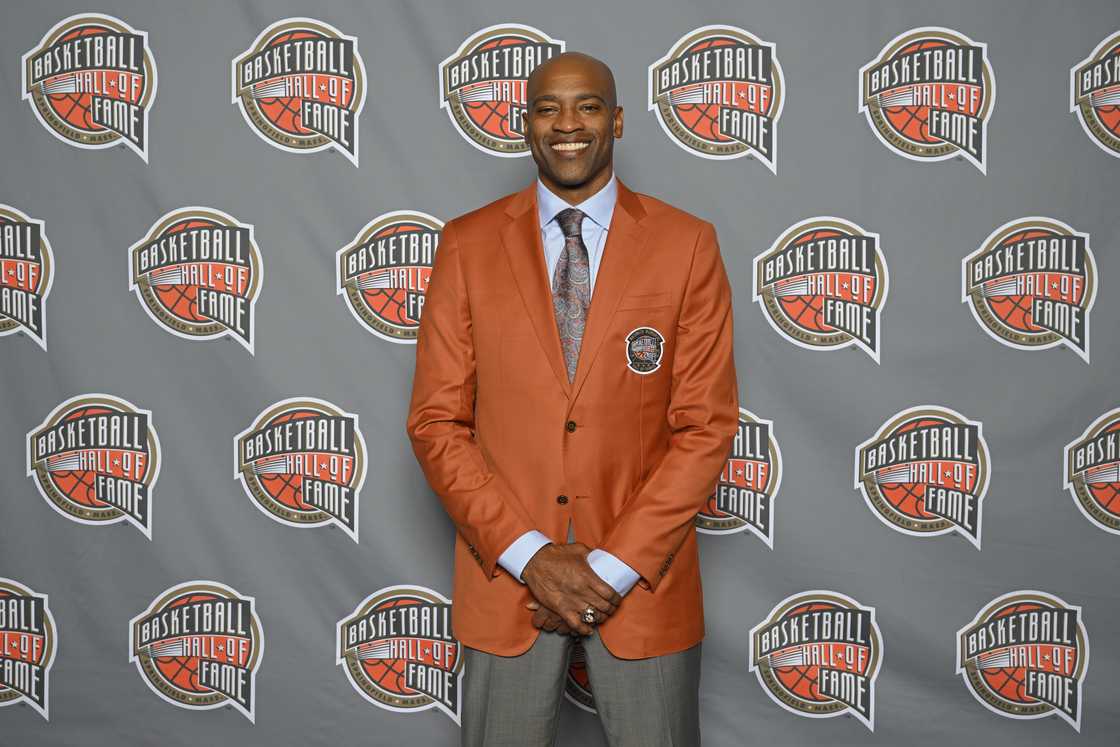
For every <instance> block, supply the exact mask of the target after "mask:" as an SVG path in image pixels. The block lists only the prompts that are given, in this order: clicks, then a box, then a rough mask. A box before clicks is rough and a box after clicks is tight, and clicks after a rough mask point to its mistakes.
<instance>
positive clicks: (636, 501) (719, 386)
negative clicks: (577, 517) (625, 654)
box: [599, 223, 739, 592]
mask: <svg viewBox="0 0 1120 747" xmlns="http://www.w3.org/2000/svg"><path fill="white" fill-rule="evenodd" d="M733 341H734V336H733V330H732V313H731V286H730V283H729V282H728V280H727V272H726V270H725V269H724V266H723V260H722V258H721V257H720V251H719V243H718V241H717V239H716V234H715V228H714V227H713V226H712V225H711V224H710V223H704V224H703V227H702V228H701V230H700V233H699V236H698V237H697V241H696V244H695V246H694V248H693V253H692V260H691V266H690V268H689V275H688V281H687V284H686V287H685V292H684V298H683V300H682V302H681V312H680V317H679V320H678V323H677V330H676V338H675V342H676V352H675V354H674V356H673V368H672V381H671V383H670V394H669V407H668V412H667V417H668V420H669V428H670V432H671V433H670V444H669V448H668V450H667V451H666V452H665V453H664V455H663V456H662V458H661V460H660V461H659V462H658V463H657V464H656V466H654V467H653V469H651V470H650V471H649V473H648V475H647V477H646V479H645V480H643V481H642V483H641V484H640V485H639V486H638V487H637V489H636V490H635V492H634V494H633V495H631V496H630V498H629V499H628V500H627V502H626V504H625V505H624V506H623V508H622V510H621V512H620V513H619V515H618V516H617V517H616V519H615V523H614V525H613V526H612V527H611V529H610V531H609V532H608V533H607V536H606V537H605V538H604V540H603V541H602V542H601V543H600V545H599V546H600V547H601V548H602V549H603V550H606V551H607V552H609V553H611V554H612V555H615V556H616V557H618V558H619V559H621V560H622V561H624V562H625V563H626V564H627V565H629V566H630V567H631V568H633V569H634V570H635V571H637V572H638V574H639V575H640V576H641V578H640V579H639V581H638V583H639V585H641V586H642V588H644V589H647V590H648V591H651V592H653V591H656V589H657V586H658V584H659V583H660V581H661V579H662V577H664V575H665V573H666V572H667V571H668V569H669V565H670V564H671V563H672V561H673V555H674V553H676V551H677V549H678V548H679V547H680V546H681V544H682V543H683V542H684V540H685V538H686V537H687V534H688V532H691V531H693V529H692V524H693V520H694V519H695V517H696V513H697V511H699V510H700V508H701V507H702V506H703V504H704V501H705V500H707V498H708V496H709V495H711V492H712V491H713V490H714V489H715V485H716V482H717V481H718V479H719V474H720V471H721V469H722V465H723V463H724V462H725V461H726V459H727V456H728V454H729V453H730V450H731V443H732V440H733V439H734V437H735V433H736V430H737V429H738V422H739V394H738V388H739V387H738V382H737V380H736V376H735V357H734V348H733Z"/></svg>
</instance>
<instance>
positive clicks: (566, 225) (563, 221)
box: [556, 208, 583, 239]
mask: <svg viewBox="0 0 1120 747" xmlns="http://www.w3.org/2000/svg"><path fill="white" fill-rule="evenodd" d="M556 222H557V223H559V224H560V230H561V231H563V232H564V238H566V239H570V238H573V237H576V236H579V235H580V228H581V227H582V224H583V211H582V210H577V209H576V208H565V209H564V210H561V211H560V212H559V213H557V214H556Z"/></svg>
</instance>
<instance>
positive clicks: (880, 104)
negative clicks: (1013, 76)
mask: <svg viewBox="0 0 1120 747" xmlns="http://www.w3.org/2000/svg"><path fill="white" fill-rule="evenodd" d="M995 99H996V79H995V76H994V75H993V74H992V66H991V65H990V64H989V63H988V45H987V44H984V43H983V42H976V41H973V40H972V39H969V38H968V37H967V36H965V35H964V34H962V33H960V32H958V31H953V30H952V29H946V28H941V27H938V26H923V27H921V28H916V29H911V30H909V31H906V32H904V33H902V34H899V35H898V36H896V37H895V38H894V39H891V40H890V41H889V42H887V45H886V46H885V47H883V50H882V51H881V52H880V53H879V56H878V57H877V58H875V59H874V60H872V61H871V62H868V63H867V64H866V65H864V66H863V67H862V68H860V71H859V111H861V112H863V113H864V115H865V116H866V117H867V123H868V124H869V125H870V126H871V130H872V131H873V132H874V133H875V135H876V137H878V138H879V141H880V142H881V143H883V145H885V146H887V147H888V148H890V149H891V150H893V151H894V152H895V153H897V154H899V155H900V156H905V157H906V158H909V159H911V160H913V161H920V162H930V161H944V160H946V159H949V158H953V157H954V156H957V155H960V156H961V157H963V158H964V159H965V160H967V161H968V162H969V163H971V164H972V165H974V166H975V167H976V168H978V169H980V171H981V173H987V166H988V119H989V117H991V114H992V104H994V103H995Z"/></svg>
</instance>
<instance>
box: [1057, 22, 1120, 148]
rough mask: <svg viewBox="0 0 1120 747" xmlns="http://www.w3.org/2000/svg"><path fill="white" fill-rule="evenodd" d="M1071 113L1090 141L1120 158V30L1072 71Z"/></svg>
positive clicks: (1070, 77) (1070, 76)
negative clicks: (1074, 115)
mask: <svg viewBox="0 0 1120 747" xmlns="http://www.w3.org/2000/svg"><path fill="white" fill-rule="evenodd" d="M1069 96H1070V104H1069V110H1070V111H1071V112H1073V113H1075V114H1076V115H1077V120H1078V121H1079V122H1081V129H1083V130H1085V134H1086V135H1088V136H1089V139H1090V140H1092V141H1093V142H1094V143H1096V144H1097V147H1099V148H1100V149H1101V150H1103V151H1104V152H1105V153H1107V154H1109V155H1110V156H1115V157H1117V158H1120V31H1118V32H1116V33H1114V34H1112V35H1111V36H1109V37H1108V38H1107V39H1105V40H1104V41H1102V42H1101V43H1100V44H1098V45H1097V48H1096V49H1094V50H1093V53H1092V54H1090V55H1089V56H1088V57H1086V58H1085V59H1083V60H1082V61H1081V62H1079V63H1077V64H1076V65H1074V66H1073V67H1072V68H1070V71H1069Z"/></svg>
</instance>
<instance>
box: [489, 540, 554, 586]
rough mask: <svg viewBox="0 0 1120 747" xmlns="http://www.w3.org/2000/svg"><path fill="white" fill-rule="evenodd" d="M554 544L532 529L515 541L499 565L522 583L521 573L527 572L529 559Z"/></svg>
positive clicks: (503, 554) (499, 559)
mask: <svg viewBox="0 0 1120 747" xmlns="http://www.w3.org/2000/svg"><path fill="white" fill-rule="evenodd" d="M550 542H552V540H550V539H549V538H548V537H547V536H545V535H544V534H543V533H542V532H538V531H537V530H536V529H530V530H529V531H528V532H525V534H523V535H521V536H520V537H518V538H517V539H515V540H514V541H513V542H512V543H510V546H509V547H507V548H506V550H505V552H503V553H502V554H501V555H499V556H498V565H500V566H501V567H502V568H505V569H506V570H507V571H509V575H511V576H513V577H514V578H516V579H517V580H518V581H521V583H525V582H524V581H522V580H521V572H522V571H523V570H525V564H526V563H528V562H529V559H530V558H532V557H533V556H534V555H536V554H537V550H539V549H541V548H542V547H544V546H545V545H547V544H549V543H550Z"/></svg>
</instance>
